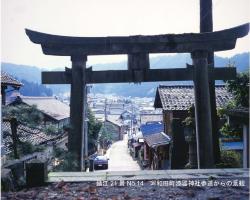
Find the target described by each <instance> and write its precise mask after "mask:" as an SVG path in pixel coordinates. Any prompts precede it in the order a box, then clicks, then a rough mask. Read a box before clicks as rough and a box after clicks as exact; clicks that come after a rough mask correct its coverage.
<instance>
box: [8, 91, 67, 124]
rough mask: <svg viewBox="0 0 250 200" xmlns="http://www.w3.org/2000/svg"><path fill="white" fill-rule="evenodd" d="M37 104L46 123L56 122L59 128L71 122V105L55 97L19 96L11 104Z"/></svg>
mask: <svg viewBox="0 0 250 200" xmlns="http://www.w3.org/2000/svg"><path fill="white" fill-rule="evenodd" d="M16 104H25V105H28V106H32V105H35V106H36V107H37V109H38V110H39V111H40V112H41V113H42V114H43V116H44V124H45V125H49V124H56V125H57V127H58V128H63V127H64V126H67V125H68V124H69V122H70V119H69V117H70V107H69V106H68V105H67V104H65V103H62V102H61V101H59V100H57V99H56V98H55V97H27V96H19V97H17V98H16V100H15V101H14V102H12V103H11V104H10V105H16Z"/></svg>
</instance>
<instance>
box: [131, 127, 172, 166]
mask: <svg viewBox="0 0 250 200" xmlns="http://www.w3.org/2000/svg"><path fill="white" fill-rule="evenodd" d="M140 131H141V137H140V138H138V142H137V143H136V144H138V145H137V149H135V152H136V150H137V151H138V157H139V160H140V162H141V165H142V166H143V167H147V168H150V169H168V168H169V144H170V141H171V139H170V137H169V136H168V135H166V134H165V133H164V132H163V131H164V126H163V123H162V122H147V123H146V124H142V125H141V126H140Z"/></svg>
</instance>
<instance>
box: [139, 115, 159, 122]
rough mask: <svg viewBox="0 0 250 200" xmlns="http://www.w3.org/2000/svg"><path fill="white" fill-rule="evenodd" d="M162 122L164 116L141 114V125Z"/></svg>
mask: <svg viewBox="0 0 250 200" xmlns="http://www.w3.org/2000/svg"><path fill="white" fill-rule="evenodd" d="M161 121H162V114H161V113H155V114H148V113H145V114H140V123H141V124H146V123H147V122H161Z"/></svg>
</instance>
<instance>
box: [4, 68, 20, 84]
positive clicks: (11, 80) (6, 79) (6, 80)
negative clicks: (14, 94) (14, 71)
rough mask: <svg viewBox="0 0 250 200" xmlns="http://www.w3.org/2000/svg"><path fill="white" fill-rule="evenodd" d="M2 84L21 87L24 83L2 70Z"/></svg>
mask: <svg viewBox="0 0 250 200" xmlns="http://www.w3.org/2000/svg"><path fill="white" fill-rule="evenodd" d="M1 84H2V85H6V86H7V85H10V86H14V87H20V86H22V85H23V84H22V83H21V82H19V81H18V80H16V79H15V78H13V77H12V76H11V75H9V74H8V73H6V72H4V71H1Z"/></svg>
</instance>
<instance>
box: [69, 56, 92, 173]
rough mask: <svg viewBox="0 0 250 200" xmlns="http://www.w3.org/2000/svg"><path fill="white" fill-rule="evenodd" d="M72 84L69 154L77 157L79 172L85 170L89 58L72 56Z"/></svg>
mask: <svg viewBox="0 0 250 200" xmlns="http://www.w3.org/2000/svg"><path fill="white" fill-rule="evenodd" d="M71 61H72V73H71V74H72V79H71V80H72V82H71V94H70V126H71V127H70V133H69V136H68V149H69V152H71V153H72V154H74V156H76V159H77V162H78V166H79V168H78V169H77V171H80V170H81V171H82V170H84V169H85V162H84V161H83V152H82V151H83V144H84V137H83V133H84V131H83V130H84V120H83V118H84V113H85V112H84V109H85V108H84V99H85V98H86V97H85V96H86V94H85V92H84V91H85V86H86V78H85V68H86V61H87V56H85V55H72V56H71Z"/></svg>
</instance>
